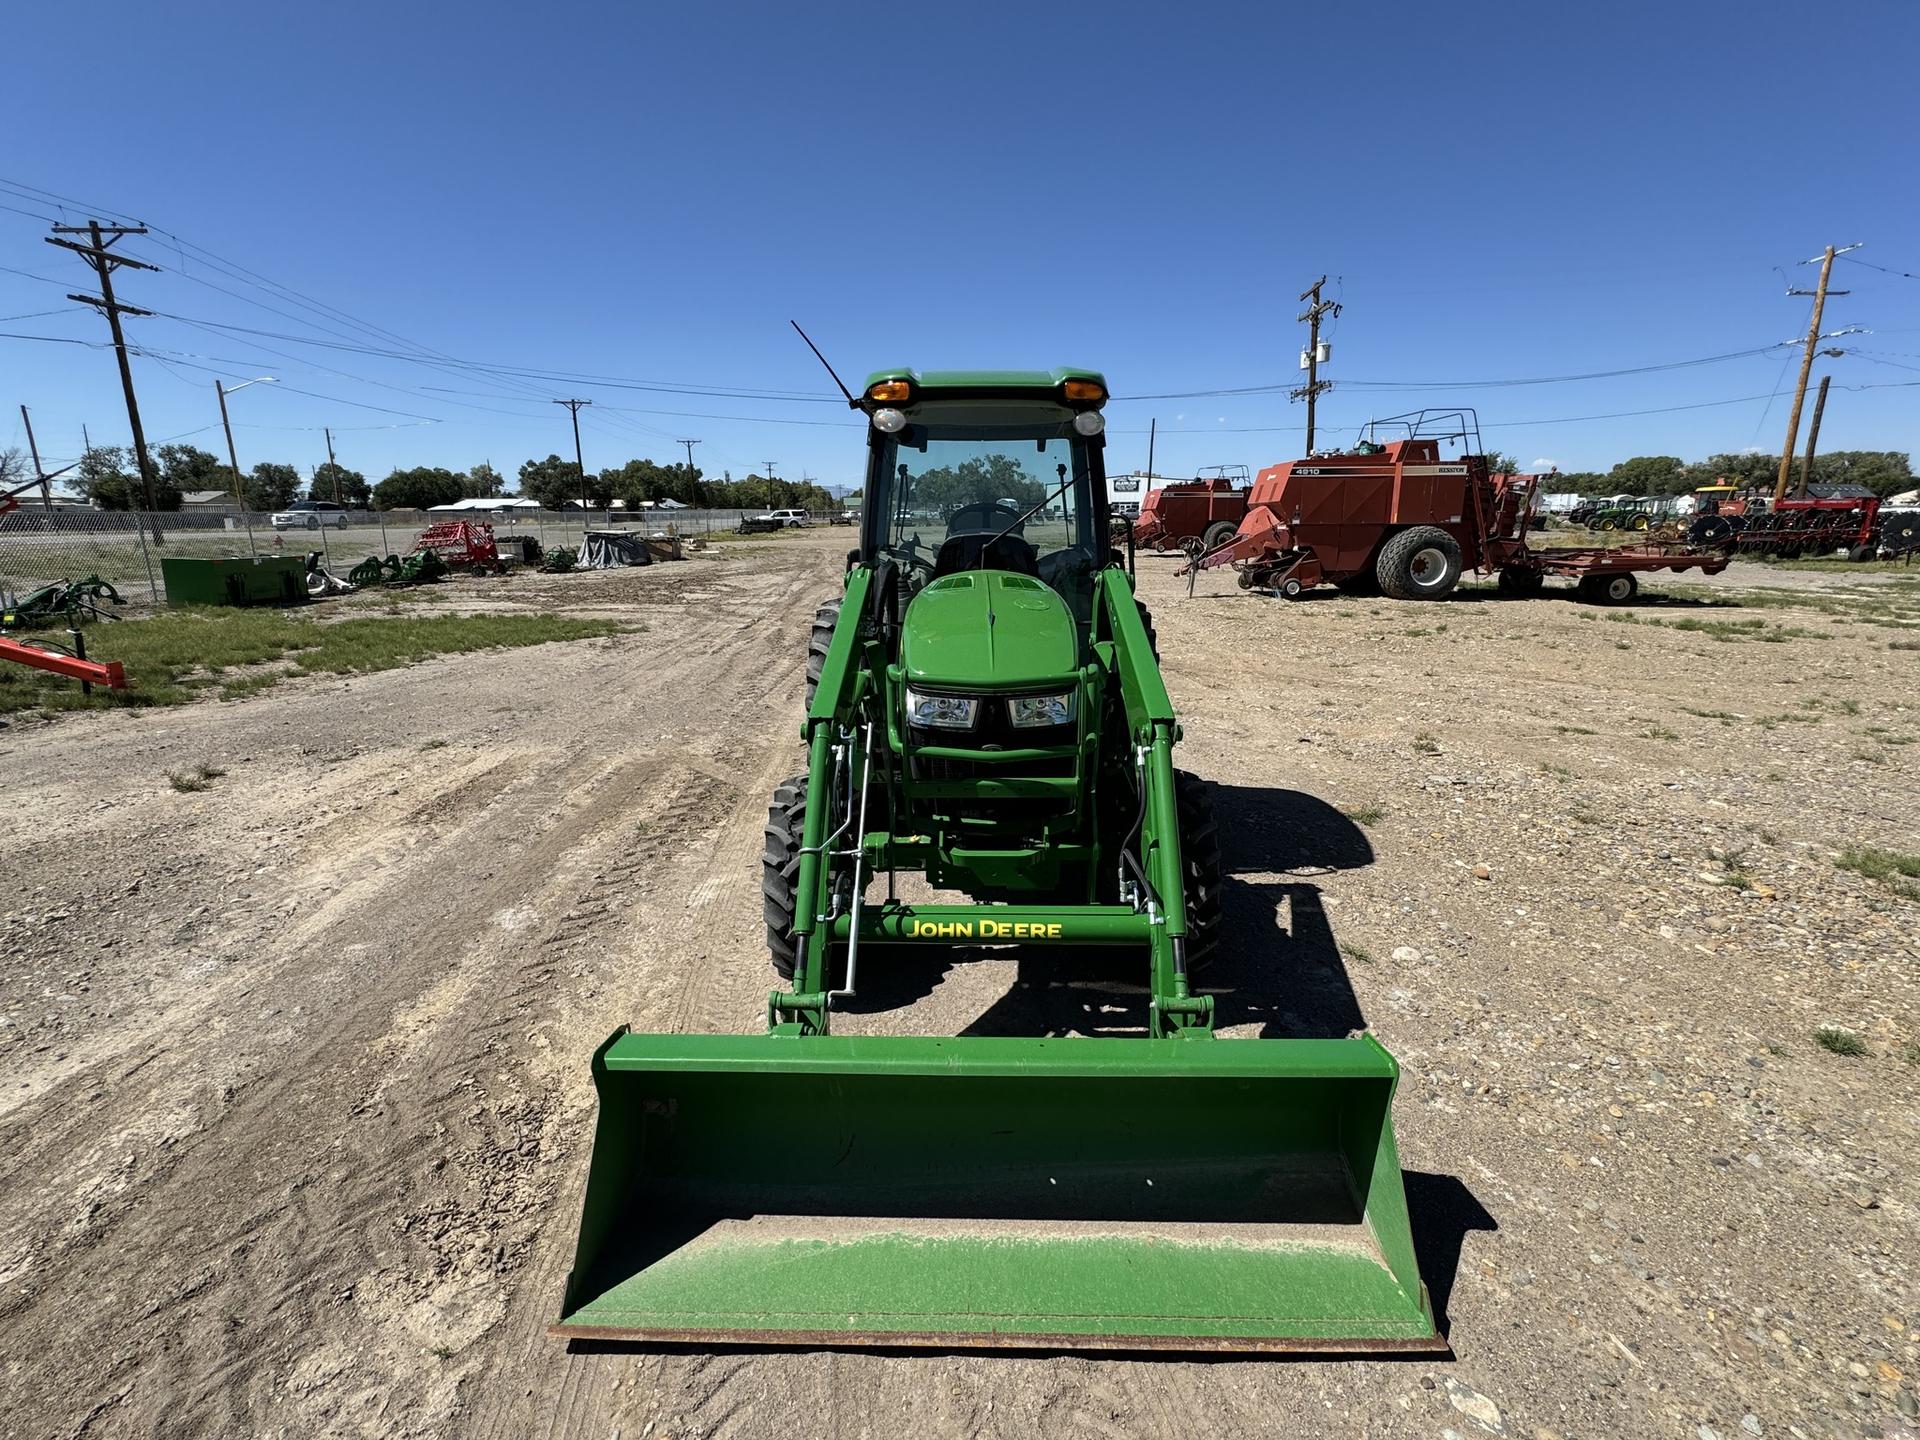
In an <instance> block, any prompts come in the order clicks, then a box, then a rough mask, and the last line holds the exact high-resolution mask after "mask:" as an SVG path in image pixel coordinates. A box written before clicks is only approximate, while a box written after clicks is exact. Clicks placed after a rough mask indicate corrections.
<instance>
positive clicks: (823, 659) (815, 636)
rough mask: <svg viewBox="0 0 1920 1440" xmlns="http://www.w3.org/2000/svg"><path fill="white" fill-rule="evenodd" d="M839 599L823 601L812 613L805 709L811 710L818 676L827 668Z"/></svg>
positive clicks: (808, 639)
mask: <svg viewBox="0 0 1920 1440" xmlns="http://www.w3.org/2000/svg"><path fill="white" fill-rule="evenodd" d="M840 598H841V597H839V596H838V595H836V596H834V597H833V599H831V600H827V601H823V602H822V603H821V606H820V608H819V609H818V610H816V611H814V612H813V628H812V630H810V631H809V632H808V633H807V709H809V710H811V709H813V692H814V691H816V690H818V689H819V688H820V676H821V674H822V672H824V671H825V670H826V668H827V647H828V646H830V645H832V644H833V630H834V627H835V626H836V625H838V624H839V623H840Z"/></svg>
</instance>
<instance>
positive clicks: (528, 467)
mask: <svg viewBox="0 0 1920 1440" xmlns="http://www.w3.org/2000/svg"><path fill="white" fill-rule="evenodd" d="M151 458H152V461H153V467H154V484H153V491H154V495H153V498H154V503H155V505H156V506H157V507H158V508H159V509H161V510H178V509H179V508H180V506H181V504H182V502H183V499H184V497H185V496H187V495H190V494H193V493H194V492H196V491H207V490H218V491H221V492H223V493H225V494H229V495H231V494H233V493H234V492H235V489H236V487H235V485H234V475H233V470H232V467H230V466H228V465H226V464H224V463H223V462H222V461H221V460H220V459H219V457H218V456H216V455H213V454H212V453H210V452H208V451H206V450H202V449H200V448H199V447H197V446H194V445H161V446H159V447H157V448H156V449H154V450H153V451H152V452H151ZM0 473H4V472H0ZM518 480H519V493H520V494H521V495H523V496H525V497H526V498H528V499H529V500H538V501H539V502H540V503H541V504H542V505H544V506H546V507H547V508H548V509H550V510H558V509H562V508H565V507H567V506H578V505H579V504H580V503H581V499H582V494H583V492H584V495H585V499H586V501H587V503H588V504H589V505H591V506H592V507H593V508H594V509H603V508H605V507H606V506H607V505H608V504H610V503H611V502H612V501H615V500H619V501H622V502H624V503H625V504H627V505H629V506H633V505H638V504H640V503H641V502H643V501H659V500H676V501H678V502H680V503H681V504H682V505H689V506H695V507H704V508H711V509H789V508H800V509H806V510H826V509H831V508H833V507H834V506H835V505H836V504H838V503H840V502H838V501H836V500H835V499H834V497H833V495H832V494H830V493H829V492H828V491H826V490H825V489H823V488H821V487H820V486H819V485H815V484H812V483H810V482H808V483H799V484H796V483H794V482H793V481H789V480H780V479H769V478H768V477H767V476H764V475H750V476H748V477H746V478H745V479H741V480H736V479H734V478H733V476H732V474H731V473H727V474H723V475H722V476H721V477H720V478H719V479H710V478H708V477H707V476H706V475H705V474H704V473H703V472H702V471H701V469H700V468H699V467H698V466H697V465H685V464H679V465H660V464H656V463H655V462H654V461H652V460H629V461H627V462H626V463H625V464H624V465H621V466H618V467H615V468H610V469H606V470H601V471H598V472H597V473H593V474H589V475H588V476H587V477H586V481H585V483H584V484H582V482H581V479H580V471H579V468H578V467H577V466H576V465H575V464H574V463H573V462H572V461H571V460H562V459H561V458H560V457H559V456H558V455H549V456H547V458H546V459H544V460H529V461H527V462H526V463H525V464H524V465H522V466H521V467H520V471H519V475H518ZM72 484H73V488H74V489H75V490H77V491H78V492H79V493H80V494H81V496H83V497H84V498H85V499H86V500H87V501H88V502H89V503H91V504H94V505H97V506H99V507H100V508H101V509H103V510H139V509H143V508H145V505H146V496H145V492H144V489H143V487H142V486H141V484H140V481H139V478H138V476H137V475H136V474H135V466H134V463H133V457H132V455H131V453H130V452H129V451H128V450H127V449H126V448H125V447H123V446H116V445H96V446H95V447H94V448H93V449H91V450H89V451H87V453H86V454H85V455H83V456H82V457H81V459H80V464H79V466H78V467H77V468H76V469H75V471H74V473H73V480H72ZM237 488H238V491H239V495H240V499H241V502H242V504H243V506H244V508H246V509H248V510H256V511H268V510H284V509H286V507H287V506H289V505H291V504H293V503H294V501H296V500H300V499H308V500H331V501H335V502H337V503H339V504H341V505H346V506H349V507H352V508H362V507H367V508H372V509H375V510H425V509H428V508H430V507H431V506H434V505H451V504H452V503H453V502H454V501H456V500H481V499H491V498H493V497H495V496H499V495H504V494H506V493H507V482H506V478H505V477H504V476H503V475H501V473H500V472H499V471H498V470H496V469H494V468H493V466H491V465H489V464H487V463H486V462H485V461H482V462H481V463H480V464H478V465H474V466H472V467H470V468H469V469H466V470H447V469H444V468H442V467H439V466H432V465H417V466H414V467H412V468H410V469H396V470H394V471H392V472H391V473H390V474H388V475H387V477H386V478H385V479H383V480H380V481H377V482H375V483H371V484H370V483H368V480H367V477H366V476H365V475H363V474H361V473H360V472H359V471H358V470H350V469H348V468H347V467H346V466H344V465H337V464H334V463H332V462H329V463H327V464H325V465H321V466H319V467H317V468H316V469H315V470H314V472H313V475H312V478H311V479H308V480H305V481H303V480H302V479H301V477H300V472H299V471H298V470H296V469H294V467H293V466H291V465H287V464H282V463H280V462H278V461H271V460H269V461H263V462H261V463H260V464H258V465H255V466H254V467H253V469H252V470H250V471H248V472H247V473H246V474H245V475H243V476H242V477H241V479H240V484H239V486H238V487H237Z"/></svg>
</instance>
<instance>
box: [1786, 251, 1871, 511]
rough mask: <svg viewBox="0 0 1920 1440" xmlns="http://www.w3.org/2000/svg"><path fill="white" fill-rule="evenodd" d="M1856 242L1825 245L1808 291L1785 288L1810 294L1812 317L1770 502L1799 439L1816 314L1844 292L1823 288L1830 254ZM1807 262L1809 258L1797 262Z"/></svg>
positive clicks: (1792, 292)
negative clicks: (1817, 278) (1816, 280)
mask: <svg viewBox="0 0 1920 1440" xmlns="http://www.w3.org/2000/svg"><path fill="white" fill-rule="evenodd" d="M1859 248H1860V247H1859V246H1858V245H1842V246H1840V247H1839V248H1838V249H1836V248H1834V247H1833V246H1831V245H1829V246H1827V248H1826V252H1825V253H1824V254H1823V255H1822V256H1821V257H1820V283H1819V285H1817V286H1816V287H1815V288H1814V289H1812V290H1789V291H1788V292H1787V294H1789V295H1811V296H1813V319H1812V321H1811V322H1810V323H1809V324H1808V325H1807V348H1806V353H1805V354H1804V355H1802V356H1801V357H1800V380H1799V383H1798V384H1796V385H1795V386H1794V389H1793V409H1792V410H1791V411H1790V412H1789V413H1788V415H1787V440H1786V443H1785V444H1784V445H1782V446H1781V447H1780V474H1779V476H1778V477H1777V478H1776V479H1775V480H1774V482H1773V503H1774V504H1776V505H1778V504H1779V503H1780V502H1781V501H1782V500H1784V499H1786V498H1787V477H1788V476H1789V475H1791V474H1792V473H1793V452H1794V448H1795V446H1796V445H1797V444H1798V443H1799V440H1800V407H1801V406H1802V405H1804V404H1806V401H1807V377H1808V376H1809V375H1811V374H1812V373H1813V352H1814V351H1815V350H1816V349H1818V348H1819V345H1820V316H1821V314H1822V313H1823V312H1824V311H1825V310H1826V308H1827V296H1829V295H1846V294H1849V293H1851V292H1849V291H1846V290H1829V289H1827V280H1828V277H1829V276H1831V275H1832V274H1833V257H1834V256H1836V255H1844V254H1846V253H1847V251H1849V250H1858V249H1859ZM1801 263H1803V264H1807V265H1811V264H1812V263H1813V262H1812V261H1811V260H1806V261H1803V262H1801Z"/></svg>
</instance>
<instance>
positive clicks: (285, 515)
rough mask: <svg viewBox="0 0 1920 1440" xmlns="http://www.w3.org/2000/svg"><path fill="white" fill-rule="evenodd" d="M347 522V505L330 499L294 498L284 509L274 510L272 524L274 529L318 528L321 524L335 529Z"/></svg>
mask: <svg viewBox="0 0 1920 1440" xmlns="http://www.w3.org/2000/svg"><path fill="white" fill-rule="evenodd" d="M346 523H347V507H346V506H344V505H336V504H334V503H333V502H332V501H331V500H296V501H295V502H294V503H293V504H291V505H289V506H288V507H287V508H286V509H284V510H276V511H275V512H274V514H273V520H272V525H273V528H274V529H276V530H318V529H319V528H320V527H321V526H322V525H331V526H333V527H334V528H335V529H338V528H339V527H340V526H342V525H345V524H346Z"/></svg>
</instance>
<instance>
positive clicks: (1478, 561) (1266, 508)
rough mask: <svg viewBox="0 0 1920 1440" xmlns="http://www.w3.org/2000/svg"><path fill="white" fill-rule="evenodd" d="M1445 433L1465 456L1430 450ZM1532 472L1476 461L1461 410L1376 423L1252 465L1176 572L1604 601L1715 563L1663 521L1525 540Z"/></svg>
mask: <svg viewBox="0 0 1920 1440" xmlns="http://www.w3.org/2000/svg"><path fill="white" fill-rule="evenodd" d="M1376 436H1388V437H1394V438H1388V439H1386V440H1385V441H1384V443H1382V442H1381V441H1379V440H1376V438H1375V437H1376ZM1453 440H1457V441H1459V442H1461V445H1462V448H1463V449H1465V450H1466V451H1467V453H1464V454H1461V455H1459V456H1457V457H1456V458H1454V459H1452V460H1442V459H1441V456H1440V448H1441V445H1442V443H1443V442H1446V441H1453ZM1539 481H1540V477H1539V476H1537V475H1504V474H1502V475H1495V474H1490V473H1489V472H1488V470H1487V462H1486V460H1485V458H1484V454H1483V452H1482V447H1481V445H1480V427H1479V421H1478V420H1477V419H1476V417H1475V416H1474V413H1473V412H1472V411H1471V410H1453V411H1432V410H1422V411H1417V412H1415V413H1413V414H1410V415H1398V416H1393V417H1391V418H1389V419H1385V420H1376V421H1373V422H1372V423H1370V424H1369V425H1368V426H1367V429H1366V434H1365V438H1363V439H1362V440H1361V441H1360V442H1358V443H1357V444H1356V445H1355V446H1354V448H1353V449H1352V450H1349V451H1342V452H1335V453H1330V454H1321V455H1314V456H1310V457H1308V458H1307V459H1304V460H1291V461H1287V462H1285V463H1284V464H1280V465H1274V466H1270V467H1269V468H1267V469H1265V470H1262V471H1261V472H1260V474H1259V475H1258V476H1257V477H1256V478H1255V480H1254V483H1253V489H1252V490H1251V491H1250V492H1249V493H1248V496H1247V513H1246V515H1245V517H1244V518H1242V520H1241V521H1240V526H1239V529H1238V530H1237V531H1235V533H1234V534H1233V535H1232V536H1231V537H1229V538H1227V539H1226V540H1224V541H1222V542H1221V543H1219V544H1217V545H1210V546H1208V547H1207V549H1206V551H1205V552H1204V553H1203V554H1202V555H1201V556H1200V557H1199V558H1198V559H1196V560H1193V561H1190V562H1189V563H1188V565H1187V567H1186V571H1185V573H1187V574H1189V575H1190V576H1197V574H1198V572H1199V571H1201V570H1206V569H1211V568H1213V567H1215V566H1220V565H1231V566H1232V567H1233V568H1234V569H1235V571H1237V572H1238V575H1239V580H1240V584H1241V587H1242V588H1244V589H1254V588H1258V589H1265V590H1273V591H1277V592H1278V593H1279V594H1282V595H1286V596H1288V597H1292V596H1295V595H1298V594H1299V593H1300V592H1301V591H1303V590H1307V589H1310V588H1312V587H1313V586H1315V585H1320V584H1325V583H1331V584H1334V585H1337V586H1339V587H1340V588H1341V589H1343V590H1348V591H1358V592H1371V591H1374V590H1376V589H1377V590H1378V591H1380V592H1382V593H1385V594H1386V595H1389V596H1391V597H1393V598H1394V599H1397V600H1440V599H1444V598H1445V597H1446V596H1448V595H1450V594H1451V593H1453V589H1454V587H1455V586H1456V585H1458V584H1459V583H1460V577H1461V575H1462V574H1463V573H1465V572H1466V571H1467V570H1474V571H1478V572H1481V573H1491V574H1494V575H1497V576H1498V577H1499V584H1500V588H1501V589H1502V590H1503V591H1505V592H1506V593H1508V594H1511V595H1532V594H1537V593H1538V592H1539V591H1540V589H1541V587H1542V585H1543V583H1544V582H1545V580H1546V579H1547V577H1548V576H1550V575H1554V576H1561V577H1563V578H1566V579H1570V580H1572V581H1573V582H1574V583H1575V586H1576V588H1577V590H1578V592H1579V594H1580V597H1581V598H1582V599H1586V600H1595V601H1607V602H1612V603H1616V604H1617V603H1619V602H1622V601H1625V600H1630V599H1632V598H1633V596H1634V595H1635V594H1636V593H1638V590H1639V581H1638V580H1637V579H1636V578H1635V577H1636V575H1637V574H1639V573H1643V572H1646V571H1652V570H1700V571H1702V572H1704V573H1706V574H1709V575H1711V574H1716V573H1718V572H1719V571H1721V570H1724V569H1725V568H1726V565H1727V556H1726V555H1725V554H1724V553H1722V552H1720V551H1717V550H1712V549H1706V548H1702V547H1699V546H1695V545H1691V544H1688V543H1686V542H1685V541H1684V540H1682V539H1680V537H1679V536H1678V535H1669V534H1665V533H1664V532H1657V533H1656V534H1655V535H1652V536H1649V537H1648V538H1647V539H1646V540H1644V541H1642V542H1641V543H1639V544H1636V545H1633V546H1631V547H1622V548H1613V549H1609V548H1598V547H1596V548H1589V549H1555V550H1536V549H1534V548H1532V547H1531V546H1529V545H1528V543H1527V525H1528V521H1529V519H1530V517H1531V514H1532V510H1533V506H1534V502H1535V494H1536V490H1537V487H1538V485H1539ZM1189 585H1190V586H1191V581H1190V582H1189Z"/></svg>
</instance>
